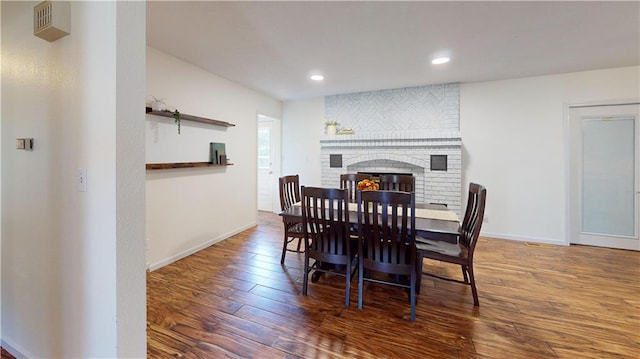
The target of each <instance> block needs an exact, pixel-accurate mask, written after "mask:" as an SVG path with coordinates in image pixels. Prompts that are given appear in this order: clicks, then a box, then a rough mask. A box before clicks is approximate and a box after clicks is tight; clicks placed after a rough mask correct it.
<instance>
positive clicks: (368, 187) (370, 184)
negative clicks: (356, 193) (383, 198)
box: [357, 179, 380, 191]
mask: <svg viewBox="0 0 640 359" xmlns="http://www.w3.org/2000/svg"><path fill="white" fill-rule="evenodd" d="M357 188H358V189H359V190H361V191H377V190H378V189H380V186H379V185H378V183H376V182H374V181H372V180H370V179H363V180H362V181H360V182H358V185H357Z"/></svg>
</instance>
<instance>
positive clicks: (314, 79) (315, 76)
mask: <svg viewBox="0 0 640 359" xmlns="http://www.w3.org/2000/svg"><path fill="white" fill-rule="evenodd" d="M309 78H310V79H312V80H313V81H322V80H324V76H322V75H311V76H310V77H309Z"/></svg>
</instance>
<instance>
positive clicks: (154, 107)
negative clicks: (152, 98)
mask: <svg viewBox="0 0 640 359" xmlns="http://www.w3.org/2000/svg"><path fill="white" fill-rule="evenodd" d="M151 109H152V110H154V111H162V102H158V101H156V102H152V103H151Z"/></svg>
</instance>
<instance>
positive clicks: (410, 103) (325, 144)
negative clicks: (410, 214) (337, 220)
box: [320, 84, 462, 215]
mask: <svg viewBox="0 0 640 359" xmlns="http://www.w3.org/2000/svg"><path fill="white" fill-rule="evenodd" d="M325 117H326V119H327V120H334V121H338V122H339V123H340V124H341V127H342V128H351V129H353V131H354V132H355V133H354V134H347V135H326V136H324V137H323V138H322V139H321V140H320V152H321V160H320V162H321V175H322V185H323V186H326V187H339V186H340V183H339V182H340V174H343V173H356V172H374V173H382V172H385V173H410V174H412V175H414V176H415V178H416V190H415V192H416V202H423V203H445V204H447V206H448V207H449V208H450V209H452V210H455V211H456V212H458V214H459V215H460V208H461V195H462V190H461V185H462V184H461V182H462V140H461V138H460V131H459V87H458V84H440V85H429V86H419V87H408V88H400V89H391V90H381V91H371V92H362V93H354V94H344V95H334V96H327V97H325Z"/></svg>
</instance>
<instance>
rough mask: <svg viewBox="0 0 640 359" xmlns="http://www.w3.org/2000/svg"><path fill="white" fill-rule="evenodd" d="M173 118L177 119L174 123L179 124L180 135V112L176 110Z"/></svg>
mask: <svg viewBox="0 0 640 359" xmlns="http://www.w3.org/2000/svg"><path fill="white" fill-rule="evenodd" d="M173 117H174V118H175V119H176V120H175V121H174V122H175V123H177V124H178V134H180V111H178V110H177V109H176V110H174V111H173Z"/></svg>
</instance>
